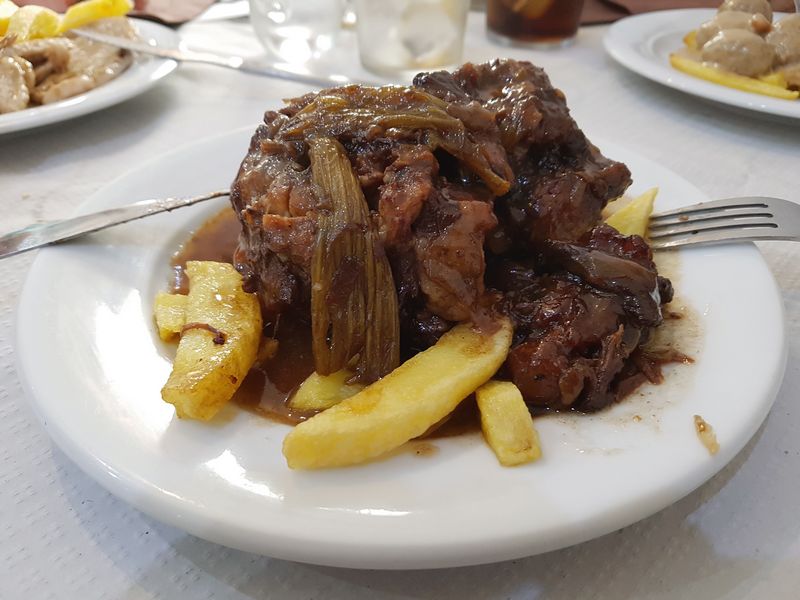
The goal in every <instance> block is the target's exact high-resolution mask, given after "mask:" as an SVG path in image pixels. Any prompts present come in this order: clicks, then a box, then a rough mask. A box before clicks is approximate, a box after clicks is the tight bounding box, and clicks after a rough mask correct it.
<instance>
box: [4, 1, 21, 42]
mask: <svg viewBox="0 0 800 600" xmlns="http://www.w3.org/2000/svg"><path fill="white" fill-rule="evenodd" d="M17 9H18V7H17V5H16V4H14V3H13V2H11V0H0V35H5V34H6V31H7V30H8V22H9V21H10V20H11V15H13V14H14V13H15V12H17Z"/></svg>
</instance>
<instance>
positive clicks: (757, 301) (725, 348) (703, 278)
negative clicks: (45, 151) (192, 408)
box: [16, 130, 786, 569]
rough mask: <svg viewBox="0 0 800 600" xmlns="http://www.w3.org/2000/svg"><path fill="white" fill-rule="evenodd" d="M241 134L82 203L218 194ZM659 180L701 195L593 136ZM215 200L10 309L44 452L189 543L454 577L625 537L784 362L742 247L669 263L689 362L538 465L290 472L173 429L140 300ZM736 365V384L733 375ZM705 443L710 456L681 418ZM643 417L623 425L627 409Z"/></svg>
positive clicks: (766, 281)
mask: <svg viewBox="0 0 800 600" xmlns="http://www.w3.org/2000/svg"><path fill="white" fill-rule="evenodd" d="M250 134H251V131H249V130H248V131H237V132H233V133H230V134H227V135H225V136H221V137H217V138H214V139H211V140H207V141H202V142H198V143H196V144H193V145H191V146H190V147H187V148H184V149H182V150H180V151H177V152H174V153H172V154H169V155H166V156H164V157H161V158H159V159H158V160H156V161H153V162H151V163H149V164H146V165H143V166H141V167H139V168H137V169H136V170H135V171H132V172H131V173H130V174H128V175H126V176H124V177H122V178H121V179H118V180H117V181H116V182H114V183H112V184H110V185H109V186H108V187H106V188H105V189H103V190H102V191H101V192H99V193H97V194H95V195H94V196H93V197H92V198H91V199H90V200H89V201H88V202H87V203H86V204H85V205H84V207H83V210H86V211H89V210H96V209H101V208H107V207H111V206H117V205H121V204H124V203H128V202H131V201H134V200H137V199H141V198H147V197H154V196H160V197H164V196H168V195H174V194H185V195H191V194H197V193H200V192H204V191H207V190H214V189H218V188H220V187H221V186H226V185H228V184H229V183H230V181H231V179H232V178H233V176H234V174H235V173H236V169H237V167H238V163H239V161H240V159H241V158H242V157H243V156H244V154H245V152H246V150H247V147H248V143H249V137H250ZM600 146H601V147H602V148H603V149H604V151H605V152H606V153H607V154H609V155H610V156H613V157H615V158H617V159H621V160H624V161H625V162H627V164H628V165H629V166H630V167H631V170H632V171H633V173H634V174H635V179H636V183H635V185H634V188H633V191H634V192H640V191H643V190H644V189H645V188H648V187H650V186H653V185H658V186H660V187H661V195H660V197H659V200H658V204H659V208H670V207H674V206H676V205H678V204H681V203H688V202H694V201H699V200H704V199H705V198H704V196H703V195H702V193H701V192H700V191H699V190H697V189H696V188H695V187H694V186H692V185H691V184H689V183H687V182H686V181H685V180H683V179H681V178H680V177H679V176H677V175H675V174H674V173H671V172H670V171H667V170H666V169H664V168H663V167H660V166H659V165H657V164H656V163H653V162H650V161H649V160H646V159H644V158H642V157H640V156H638V155H636V154H633V153H631V152H629V151H626V150H624V149H623V148H620V147H617V146H616V145H613V144H611V143H602V142H601V143H600ZM224 205H225V201H222V202H221V203H219V202H218V203H216V204H213V205H205V206H202V207H195V208H192V209H184V210H181V211H177V212H174V213H172V214H165V215H160V216H156V217H153V218H150V219H147V220H145V221H140V222H138V223H135V224H131V225H128V226H125V227H120V228H116V229H115V230H109V231H106V232H102V233H100V234H95V235H94V236H92V237H89V238H85V239H83V240H80V241H77V242H74V243H70V244H68V245H62V246H60V247H53V248H48V249H45V250H43V251H41V253H40V254H39V256H38V257H37V259H36V261H35V263H34V265H33V267H32V269H31V272H30V275H29V277H28V280H27V282H26V284H25V287H24V290H23V293H22V296H21V300H20V305H19V312H18V327H17V333H16V335H17V340H16V343H17V359H18V366H19V373H20V376H21V379H22V381H23V383H24V386H25V389H26V392H27V394H28V397H29V398H30V400H31V402H32V403H33V405H34V406H35V409H36V411H37V412H38V414H39V415H40V417H41V419H42V422H43V424H44V427H45V428H46V429H47V431H48V432H49V433H50V435H51V436H52V437H53V439H54V440H55V441H56V443H57V444H58V445H59V446H60V447H61V448H62V449H63V450H64V451H65V452H66V453H67V454H68V455H69V456H70V457H71V458H72V459H73V460H74V461H75V462H77V463H78V465H80V467H81V468H82V469H84V470H85V471H86V472H87V473H89V474H90V475H91V476H92V477H94V478H95V479H97V480H98V481H99V482H100V483H101V484H102V485H104V486H105V487H107V488H108V489H109V490H110V491H111V492H113V493H114V494H116V495H118V496H120V497H121V498H123V499H125V500H126V501H128V502H130V503H131V504H133V505H134V506H136V507H138V508H139V509H141V510H143V511H144V512H146V513H149V514H151V515H153V516H154V517H156V518H157V519H160V520H162V521H165V522H167V523H171V524H173V525H177V526H178V527H182V528H183V529H185V530H187V531H189V532H191V533H193V534H195V535H198V536H200V537H203V538H206V539H209V540H213V541H216V542H219V543H222V544H226V545H229V546H233V547H236V548H240V549H244V550H248V551H253V552H259V553H263V554H267V555H271V556H275V557H280V558H286V559H292V560H298V561H305V562H311V563H320V564H327V565H337V566H346V567H360V568H389V569H400V568H422V567H445V566H453V565H468V564H476V563H483V562H490V561H498V560H503V559H509V558H513V557H520V556H524V555H531V554H535V553H539V552H544V551H547V550H552V549H555V548H559V547H563V546H566V545H569V544H574V543H576V542H580V541H583V540H588V539H590V538H593V537H596V536H599V535H601V534H605V533H607V532H610V531H613V530H615V529H617V528H620V527H623V526H625V525H628V524H630V523H633V522H634V521H637V520H639V519H641V518H643V517H646V516H648V515H651V514H653V513H654V512H656V511H658V510H660V509H662V508H664V507H666V506H668V505H669V504H671V503H672V502H675V501H676V500H677V499H679V498H681V497H682V496H684V495H685V494H687V493H689V492H690V491H691V490H693V489H694V488H695V487H697V486H698V485H700V484H701V483H703V482H704V481H706V480H708V479H709V478H710V477H711V476H712V475H714V474H715V473H716V472H717V471H719V469H721V468H722V467H723V466H724V465H725V464H726V463H727V462H728V461H730V460H731V458H733V456H734V455H735V454H736V453H737V452H738V451H739V450H740V449H741V448H742V447H743V446H744V444H745V442H746V441H747V440H748V439H749V438H750V437H751V436H752V435H753V433H754V432H755V431H756V429H757V428H758V426H759V424H760V423H761V422H762V420H763V419H764V417H765V416H766V414H767V412H768V410H769V408H770V406H771V404H772V401H773V398H774V395H775V393H776V390H777V386H778V384H779V382H780V380H781V375H782V373H783V369H784V365H785V356H786V351H785V342H784V331H783V310H782V305H781V301H780V298H779V294H778V291H777V288H776V285H775V282H774V280H773V278H772V276H771V274H770V272H769V270H768V268H767V266H766V264H765V262H764V260H763V259H762V257H761V255H760V254H759V252H758V251H757V249H756V248H755V247H754V246H753V245H751V244H738V245H735V246H725V247H723V246H718V247H714V248H706V249H695V250H692V251H685V252H682V253H681V254H680V261H681V263H682V266H681V269H680V276H679V280H678V281H677V282H676V283H677V286H678V290H679V293H680V295H681V296H682V297H683V298H685V299H686V300H687V301H688V303H689V304H690V305H691V307H692V308H693V310H694V312H695V313H696V314H697V319H698V322H699V326H700V328H701V329H702V331H703V338H702V344H701V345H702V350H697V351H696V352H694V354H695V358H696V360H697V362H696V364H695V365H693V366H680V367H675V368H670V369H668V375H667V381H666V382H665V383H664V384H663V385H661V386H655V387H650V388H646V389H645V390H644V391H643V392H642V393H641V394H636V395H634V396H633V397H631V398H629V399H627V400H626V401H625V402H623V403H621V404H619V405H617V406H615V407H613V408H612V409H611V410H608V411H605V412H602V413H600V414H597V415H594V416H580V415H561V416H554V417H547V418H542V419H539V420H538V421H537V423H538V430H539V433H540V435H541V440H542V446H543V448H544V457H543V459H542V460H541V461H539V462H537V463H535V464H531V465H526V466H523V467H518V468H513V469H509V468H502V467H500V466H499V465H498V464H497V461H496V460H495V457H494V456H493V455H492V453H491V452H490V450H489V449H488V448H487V447H486V445H485V444H484V443H483V441H482V439H481V438H480V436H479V435H478V434H477V433H476V434H472V435H464V436H461V437H456V438H448V439H440V440H435V441H434V442H433V443H434V444H435V445H436V446H437V447H438V448H439V451H438V453H436V454H435V455H433V456H417V455H416V454H415V453H414V452H413V451H404V452H398V453H396V455H395V456H393V457H391V458H388V459H386V460H382V461H379V462H375V463H373V464H369V465H365V466H359V467H353V468H347V469H339V470H330V471H325V472H293V471H290V470H289V469H288V468H287V467H286V464H285V462H284V459H283V457H282V455H281V451H280V447H281V442H282V440H283V437H284V436H285V434H286V433H287V431H288V427H287V426H284V425H280V424H277V423H274V422H271V421H268V420H265V419H263V418H260V417H257V416H255V415H252V414H250V413H248V412H244V411H242V410H239V409H237V408H236V407H233V406H231V407H227V408H226V409H225V410H224V412H223V414H222V415H221V417H220V418H218V419H216V420H215V422H213V423H210V424H204V423H198V422H189V421H178V420H177V419H176V418H175V417H174V413H173V409H172V406H169V405H167V404H164V403H163V402H162V401H161V399H160V396H159V390H160V388H161V386H162V384H163V383H164V381H165V380H166V378H167V375H168V373H169V370H170V360H169V356H170V355H171V353H172V352H174V350H173V349H171V348H170V347H168V346H166V345H164V344H162V343H160V342H159V340H158V338H157V335H156V333H155V331H154V326H153V323H152V317H151V314H152V299H153V297H154V295H155V293H156V292H157V291H159V290H162V289H164V288H165V287H166V282H167V279H168V276H169V268H168V265H167V263H168V259H169V257H170V254H171V253H172V252H173V251H174V250H175V248H176V246H177V245H178V244H179V242H180V241H181V240H184V239H185V238H186V237H187V235H188V233H189V232H190V231H191V230H192V229H193V228H196V227H197V226H198V225H199V224H200V223H202V222H203V221H204V219H206V218H207V217H209V216H210V215H212V214H214V213H216V211H218V210H219V209H220V207H222V206H224ZM743 373H746V374H747V375H746V376H745V377H742V374H743ZM695 414H699V415H702V416H703V417H704V418H705V419H706V420H707V421H708V422H709V423H710V424H712V426H713V427H714V428H715V429H716V431H717V436H718V439H719V443H720V445H721V449H720V451H719V453H718V454H717V455H716V456H713V457H712V456H710V455H709V453H708V452H707V451H706V449H705V448H704V447H703V446H702V445H701V444H700V442H699V441H698V439H697V437H696V435H695V431H694V425H693V415H695ZM637 416H638V417H640V419H641V420H637V418H636V417H637Z"/></svg>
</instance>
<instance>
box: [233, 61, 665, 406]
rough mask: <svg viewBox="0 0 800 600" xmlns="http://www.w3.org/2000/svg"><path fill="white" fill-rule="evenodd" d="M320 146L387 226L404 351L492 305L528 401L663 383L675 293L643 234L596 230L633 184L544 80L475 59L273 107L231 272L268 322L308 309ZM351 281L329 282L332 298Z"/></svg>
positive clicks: (250, 167) (511, 369) (570, 399)
mask: <svg viewBox="0 0 800 600" xmlns="http://www.w3.org/2000/svg"><path fill="white" fill-rule="evenodd" d="M320 137H324V138H332V139H335V140H336V142H337V143H338V144H340V145H341V147H342V148H343V151H344V153H345V154H346V157H347V159H348V160H349V161H350V163H351V167H352V173H354V174H355V176H356V178H357V180H358V184H359V185H360V187H361V190H362V191H363V194H364V198H363V200H362V205H364V206H366V208H367V209H368V211H369V214H368V215H366V219H363V220H364V221H366V222H367V223H369V225H370V226H369V227H365V228H364V229H365V230H367V229H368V230H371V231H377V232H378V235H377V236H376V241H375V245H374V246H370V247H372V248H373V250H374V252H375V253H376V256H383V254H384V253H385V256H386V257H387V258H388V260H389V265H390V266H391V271H392V273H391V276H392V280H393V282H394V286H395V289H396V291H397V302H398V308H397V310H398V313H399V316H400V325H399V327H400V337H401V352H402V354H403V356H406V357H408V356H410V355H411V354H413V353H414V352H418V351H421V350H424V349H425V348H427V347H429V346H430V345H432V344H434V343H435V342H436V340H438V339H439V337H440V336H441V335H442V334H443V333H445V332H446V331H447V330H448V329H450V328H451V327H452V326H453V325H454V324H455V323H457V322H461V321H467V320H472V321H478V322H479V321H480V320H481V319H483V318H486V315H488V314H490V313H491V312H492V311H498V312H502V313H505V314H507V315H509V316H510V317H511V319H512V321H513V323H514V326H515V332H514V340H513V344H512V349H511V352H510V354H509V357H508V360H507V362H506V365H505V366H504V371H503V373H504V374H506V375H508V376H510V377H511V378H512V379H513V380H514V382H515V383H516V384H517V385H518V386H519V388H520V390H521V391H522V393H523V395H524V397H525V400H526V401H527V402H528V403H529V405H531V406H535V407H547V408H553V409H577V410H585V411H591V410H597V409H599V408H602V407H603V406H606V405H607V404H609V403H611V402H613V401H615V400H617V399H618V398H619V397H620V396H621V395H623V394H625V393H628V392H630V390H631V389H633V388H635V386H636V385H638V384H639V383H641V382H642V381H644V380H651V381H654V380H657V378H658V377H659V376H660V375H659V373H658V368H657V366H654V364H655V363H653V361H651V360H649V359H648V358H647V356H646V354H645V353H644V352H643V351H642V350H641V345H642V344H643V343H644V342H645V341H646V340H647V339H649V337H650V335H651V332H652V331H653V328H655V327H657V326H658V325H659V324H660V322H661V306H662V305H663V304H664V303H666V302H669V301H670V300H671V298H672V287H671V284H670V282H669V281H668V280H667V279H665V278H663V277H660V276H659V275H658V273H657V271H656V267H655V264H654V263H653V256H652V252H651V250H650V248H649V246H648V245H647V243H646V242H645V241H644V240H643V239H641V238H639V237H636V236H630V237H627V236H622V235H620V234H619V233H617V232H616V231H615V230H614V229H612V228H610V227H607V226H605V225H602V224H601V223H600V221H601V217H600V214H601V210H602V208H603V207H604V206H605V204H606V203H607V202H608V201H609V200H611V199H612V198H616V197H618V196H620V195H622V194H623V193H624V191H625V189H626V188H627V186H628V185H629V184H630V172H629V171H628V169H627V167H626V166H625V165H624V164H622V163H618V162H615V161H613V160H610V159H608V158H606V157H605V156H603V155H602V154H601V153H600V151H599V150H598V148H597V147H595V146H594V145H593V144H592V143H591V142H590V141H589V140H587V138H586V136H585V135H584V134H583V132H582V131H581V130H580V129H579V128H578V126H577V124H576V123H575V121H574V120H573V119H572V117H571V116H570V113H569V110H568V108H567V105H566V101H565V98H564V94H563V93H562V92H561V91H560V90H558V89H556V88H554V87H553V86H552V85H551V83H550V80H549V78H548V77H547V75H546V74H545V72H544V71H543V70H542V69H540V68H538V67H536V66H534V65H532V64H530V63H527V62H522V61H514V60H497V61H493V62H490V63H486V64H479V65H473V64H466V65H464V66H462V67H461V68H459V69H457V70H456V71H454V72H452V73H447V72H436V73H423V74H421V75H418V76H417V77H416V78H415V80H414V85H413V86H411V87H407V88H402V87H385V88H365V87H360V86H345V87H342V88H334V89H328V90H323V91H321V92H319V93H312V94H306V95H305V96H302V97H300V98H296V99H294V100H291V101H289V102H288V103H287V105H286V106H285V107H284V108H283V109H281V110H280V111H278V112H268V113H266V114H265V117H264V124H263V125H261V126H260V127H259V128H258V130H257V131H256V133H255V135H254V136H253V139H252V141H251V144H250V149H249V152H248V154H247V156H246V157H245V159H244V161H243V162H242V165H241V168H240V170H239V174H238V176H237V179H236V181H235V182H234V185H233V188H232V195H231V201H232V204H233V207H234V209H235V210H236V212H237V214H238V215H239V219H240V221H241V223H242V234H241V238H240V245H239V249H238V251H237V253H236V262H237V267H238V268H239V269H240V271H241V272H242V274H243V275H244V277H245V285H246V286H248V289H255V290H257V292H258V293H259V294H260V297H261V300H262V304H263V305H264V307H265V309H266V311H267V313H268V316H270V317H271V316H275V315H277V314H279V313H282V312H285V311H288V310H290V309H291V310H293V311H296V312H298V313H299V314H303V313H304V312H305V313H308V311H309V305H310V296H311V275H310V272H309V271H310V263H311V262H312V257H313V256H314V252H315V247H316V246H317V244H318V243H319V241H318V240H319V238H320V231H321V230H320V224H321V223H326V221H325V218H327V217H326V216H325V215H326V214H328V213H329V211H330V205H331V204H332V202H331V199H330V198H326V197H325V192H323V191H322V190H321V188H320V187H319V186H315V185H314V183H313V177H312V175H313V173H312V168H311V167H310V159H309V146H314V145H315V144H317V143H318V141H319V140H318V138H320ZM364 201H365V204H364ZM347 231H350V230H349V229H348V230H347ZM342 264H344V265H347V264H348V263H347V260H345V259H343V262H342ZM351 279H352V278H351ZM354 285H355V284H354V283H353V282H352V281H351V280H350V279H348V278H347V277H339V278H335V280H333V283H332V286H333V288H336V289H332V290H331V294H332V295H331V299H330V300H331V302H332V303H333V304H336V302H334V301H335V300H336V298H338V297H339V295H341V297H342V298H344V297H348V293H349V291H350V290H351V288H353V286H354Z"/></svg>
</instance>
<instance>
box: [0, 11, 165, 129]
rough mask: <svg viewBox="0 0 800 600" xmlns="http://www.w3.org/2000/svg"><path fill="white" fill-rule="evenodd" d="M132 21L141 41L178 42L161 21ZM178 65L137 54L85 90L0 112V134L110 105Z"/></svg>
mask: <svg viewBox="0 0 800 600" xmlns="http://www.w3.org/2000/svg"><path fill="white" fill-rule="evenodd" d="M131 21H133V22H134V24H135V25H136V28H137V29H138V30H139V37H141V38H142V40H143V41H147V42H149V43H155V44H157V45H159V46H166V47H173V48H175V47H177V46H178V43H179V42H180V38H179V37H178V34H177V33H175V32H174V31H173V30H172V29H169V28H167V27H164V26H163V25H159V24H157V23H153V22H151V21H143V20H141V19H131ZM177 66H178V63H176V62H175V61H174V60H169V59H166V58H158V57H154V56H139V55H136V56H135V57H134V61H133V63H132V64H131V66H130V67H128V68H127V69H126V70H125V71H124V72H123V73H122V74H121V75H120V76H119V77H116V78H114V79H112V80H111V81H109V82H108V83H105V84H103V85H101V86H99V87H96V88H95V89H93V90H90V91H88V92H86V93H85V94H80V95H78V96H74V97H72V98H67V99H66V100H62V101H61V102H54V103H53V104H46V105H44V106H36V107H34V108H26V109H25V110H20V111H17V112H13V113H6V114H4V115H0V134H3V133H11V132H12V131H22V130H25V129H32V128H34V127H41V126H42V125H49V124H50V123H58V122H59V121H66V120H67V119H72V118H74V117H80V116H81V115H85V114H88V113H91V112H94V111H97V110H101V109H103V108H107V107H109V106H113V105H114V104H118V103H120V102H122V101H124V100H128V99H129V98H133V97H134V96H138V95H139V94H141V93H143V92H145V91H147V90H148V89H150V88H151V87H152V86H153V85H154V84H155V83H156V82H157V81H158V80H159V79H161V78H162V77H166V76H167V75H169V74H170V73H172V71H174V70H175V67H177Z"/></svg>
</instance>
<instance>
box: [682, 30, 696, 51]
mask: <svg viewBox="0 0 800 600" xmlns="http://www.w3.org/2000/svg"><path fill="white" fill-rule="evenodd" d="M683 44H684V45H685V46H686V47H687V48H688V49H689V50H697V30H696V29H692V30H691V31H690V32H689V33H687V34H686V35H685V36H683Z"/></svg>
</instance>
